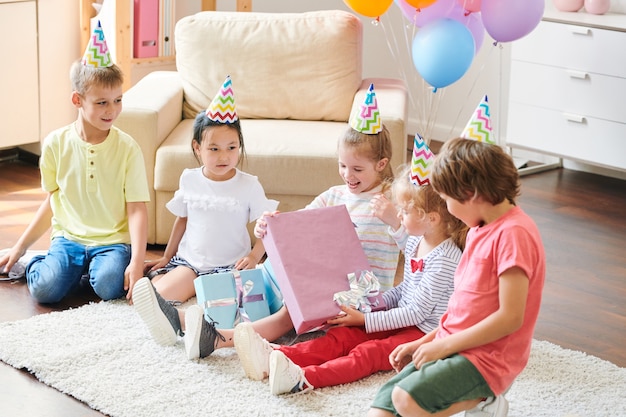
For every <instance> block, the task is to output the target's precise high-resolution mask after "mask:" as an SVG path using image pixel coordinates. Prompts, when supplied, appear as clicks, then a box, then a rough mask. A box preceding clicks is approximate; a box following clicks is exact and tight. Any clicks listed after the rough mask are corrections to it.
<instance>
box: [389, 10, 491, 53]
mask: <svg viewBox="0 0 626 417" xmlns="http://www.w3.org/2000/svg"><path fill="white" fill-rule="evenodd" d="M395 2H396V4H397V5H398V7H399V8H400V10H401V11H402V14H403V15H404V17H406V18H407V19H408V20H409V21H410V22H411V23H412V24H414V25H415V26H417V27H419V28H421V27H424V25H427V24H428V23H430V22H433V21H435V20H438V19H441V18H449V19H452V20H456V21H457V22H460V23H462V24H463V25H464V26H465V27H467V28H468V29H469V31H470V32H471V34H472V37H473V38H474V44H475V45H476V49H475V51H476V53H478V51H479V50H480V47H481V45H482V44H483V40H484V38H485V27H484V26H483V22H482V19H481V18H480V13H471V14H466V13H465V9H464V8H463V7H462V6H461V5H460V4H459V3H458V1H457V0H437V1H436V2H435V3H433V4H432V6H429V7H425V8H423V9H420V10H419V11H417V10H416V9H415V8H414V7H413V6H411V5H409V4H408V3H407V2H406V1H405V0H395Z"/></svg>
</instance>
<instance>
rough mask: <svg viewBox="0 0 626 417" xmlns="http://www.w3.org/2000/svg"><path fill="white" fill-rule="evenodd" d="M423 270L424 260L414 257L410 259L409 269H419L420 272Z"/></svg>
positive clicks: (413, 270)
mask: <svg viewBox="0 0 626 417" xmlns="http://www.w3.org/2000/svg"><path fill="white" fill-rule="evenodd" d="M423 270H424V260H423V259H420V260H419V261H416V260H415V259H411V271H412V272H415V271H420V272H422V271H423Z"/></svg>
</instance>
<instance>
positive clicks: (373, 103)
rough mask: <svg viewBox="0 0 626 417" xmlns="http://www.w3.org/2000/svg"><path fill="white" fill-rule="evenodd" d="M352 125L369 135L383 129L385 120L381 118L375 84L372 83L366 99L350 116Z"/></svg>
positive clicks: (358, 130)
mask: <svg viewBox="0 0 626 417" xmlns="http://www.w3.org/2000/svg"><path fill="white" fill-rule="evenodd" d="M350 126H352V128H353V129H354V130H356V131H357V132H361V133H367V134H368V135H373V134H376V133H378V132H380V131H381V130H383V122H382V121H381V120H380V112H379V111H378V101H377V100H376V93H375V92H374V84H370V88H369V89H368V90H367V95H366V96H365V101H364V102H363V104H361V106H360V107H359V109H358V110H357V111H355V112H354V114H353V115H352V117H351V118H350Z"/></svg>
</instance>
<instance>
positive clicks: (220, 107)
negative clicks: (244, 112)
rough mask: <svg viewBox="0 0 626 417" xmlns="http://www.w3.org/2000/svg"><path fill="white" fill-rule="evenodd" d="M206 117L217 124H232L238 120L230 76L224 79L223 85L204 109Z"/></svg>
mask: <svg viewBox="0 0 626 417" xmlns="http://www.w3.org/2000/svg"><path fill="white" fill-rule="evenodd" d="M206 115H207V117H208V118H209V119H211V120H213V121H214V122H219V123H234V122H236V121H237V120H239V117H238V116H237V110H236V109H235V95H234V93H233V82H232V81H231V79H230V75H228V76H227V77H226V80H224V84H222V86H221V87H220V89H219V91H218V92H217V94H216V95H215V97H213V101H211V104H209V108H208V109H206Z"/></svg>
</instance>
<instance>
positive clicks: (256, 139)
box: [154, 119, 349, 196]
mask: <svg viewBox="0 0 626 417" xmlns="http://www.w3.org/2000/svg"><path fill="white" fill-rule="evenodd" d="M192 126H193V120H191V119H185V120H183V121H182V122H181V123H180V124H179V125H178V126H177V127H176V128H175V129H174V131H173V132H172V133H171V134H170V135H169V137H168V138H167V139H166V140H165V142H163V144H162V145H161V147H160V148H159V149H158V150H157V152H156V161H155V173H154V175H155V177H154V189H155V190H157V191H176V190H177V189H178V180H179V177H180V175H181V173H182V172H183V169H185V168H189V167H194V166H198V162H197V161H196V160H195V158H194V156H193V153H192V151H191V135H192ZM348 128H349V126H348V125H347V124H346V123H344V122H313V121H299V120H256V119H246V120H242V121H241V130H242V132H243V136H244V143H245V148H246V153H247V158H246V160H245V162H244V165H243V166H242V167H241V168H242V170H243V171H245V172H248V173H250V174H253V175H256V176H258V177H259V181H261V184H262V185H263V188H264V189H265V193H266V194H293V195H309V196H316V195H318V194H320V193H321V192H322V191H324V190H326V189H328V188H329V187H331V186H333V185H337V184H340V183H341V178H340V177H339V173H338V165H337V140H338V138H339V137H340V136H341V135H342V134H343V133H344V131H345V130H346V129H348ZM275 132H280V135H276V133H275ZM303 178H306V179H307V180H306V181H303Z"/></svg>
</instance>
